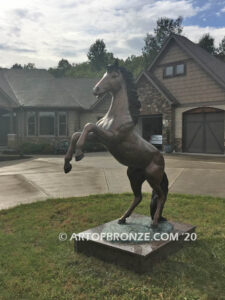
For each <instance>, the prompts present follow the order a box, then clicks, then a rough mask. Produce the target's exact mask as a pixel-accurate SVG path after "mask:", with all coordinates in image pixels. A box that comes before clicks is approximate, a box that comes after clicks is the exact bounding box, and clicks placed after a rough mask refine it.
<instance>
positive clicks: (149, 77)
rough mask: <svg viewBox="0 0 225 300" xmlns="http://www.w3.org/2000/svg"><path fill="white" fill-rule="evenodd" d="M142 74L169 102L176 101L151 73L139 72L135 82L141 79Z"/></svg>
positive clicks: (173, 102)
mask: <svg viewBox="0 0 225 300" xmlns="http://www.w3.org/2000/svg"><path fill="white" fill-rule="evenodd" d="M142 76H144V77H145V78H146V79H147V80H148V81H149V82H150V83H151V84H152V85H153V86H154V87H155V88H156V89H157V90H158V92H159V93H160V94H161V95H162V96H163V97H164V98H165V99H166V100H167V101H168V102H169V104H177V103H178V101H177V100H176V98H175V97H174V96H173V95H172V94H171V93H170V92H169V90H168V89H167V88H166V87H164V86H163V85H162V84H161V83H160V81H159V80H158V79H157V78H156V77H155V76H154V75H153V74H150V73H147V72H145V71H143V72H141V73H140V74H139V76H138V78H137V79H136V83H137V82H138V81H139V80H140V79H141V77H142Z"/></svg>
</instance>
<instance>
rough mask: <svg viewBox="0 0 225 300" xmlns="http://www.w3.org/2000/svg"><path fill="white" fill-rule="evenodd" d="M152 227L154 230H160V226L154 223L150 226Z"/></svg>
mask: <svg viewBox="0 0 225 300" xmlns="http://www.w3.org/2000/svg"><path fill="white" fill-rule="evenodd" d="M150 227H151V228H152V229H156V228H158V224H154V223H152V224H151V225H150Z"/></svg>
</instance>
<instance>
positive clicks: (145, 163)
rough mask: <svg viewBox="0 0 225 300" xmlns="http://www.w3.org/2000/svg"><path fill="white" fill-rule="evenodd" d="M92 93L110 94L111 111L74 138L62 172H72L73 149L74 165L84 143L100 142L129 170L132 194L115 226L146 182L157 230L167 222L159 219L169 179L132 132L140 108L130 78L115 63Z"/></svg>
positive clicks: (158, 157) (152, 152)
mask: <svg viewBox="0 0 225 300" xmlns="http://www.w3.org/2000/svg"><path fill="white" fill-rule="evenodd" d="M93 92H94V95H95V96H97V97H101V96H103V95H104V94H106V93H107V92H110V93H111V94H112V102H111V105H110V108H109V110H108V112H107V113H106V115H105V116H104V117H103V118H102V119H100V120H99V121H98V122H97V123H96V124H91V123H87V124H86V125H85V126H84V128H83V131H82V132H75V133H74V134H73V136H72V138H71V143H70V146H69V149H68V151H67V154H66V156H65V165H64V171H65V173H68V172H69V171H70V170H71V169H72V166H71V164H70V161H71V159H72V156H73V153H74V150H75V149H76V151H75V159H76V161H79V160H81V159H82V158H83V156H84V154H83V151H82V148H83V146H84V143H85V141H86V140H87V139H89V140H94V141H98V142H101V143H102V144H104V145H105V146H106V148H107V149H108V150H109V152H110V153H111V154H112V155H113V156H114V157H115V158H116V159H117V160H118V161H119V162H120V163H121V164H123V165H126V166H128V169H127V175H128V177H129V180H130V184H131V188H132V190H133V193H134V200H133V202H132V204H131V206H130V207H129V209H128V210H127V211H126V212H125V213H124V214H123V216H122V217H121V218H120V219H119V221H118V222H119V223H120V224H123V223H125V222H126V218H127V217H129V216H130V215H131V213H132V212H133V210H134V208H135V207H136V206H137V205H138V204H139V203H140V202H141V200H142V193H141V187H142V184H143V182H144V181H145V180H147V181H148V183H149V184H150V186H151V187H152V189H153V193H152V199H151V205H150V213H151V217H152V220H153V222H152V225H153V226H156V225H157V224H158V222H159V221H164V220H166V219H165V218H163V217H162V211H163V206H164V203H165V201H166V198H167V194H168V179H167V176H166V173H165V171H164V167H165V163H164V158H163V156H162V154H161V153H160V152H159V151H158V150H157V149H156V148H155V147H154V146H153V145H152V144H150V143H148V142H147V141H146V140H144V139H143V138H142V137H141V136H140V135H139V134H138V133H137V132H136V131H135V124H136V122H137V116H138V114H139V110H140V106H141V105H140V102H139V101H138V96H137V92H136V87H135V85H134V82H133V77H132V74H131V73H130V72H128V71H127V70H126V69H125V68H123V67H119V66H118V62H117V61H115V63H114V64H112V65H109V66H108V67H107V72H106V73H105V74H104V76H103V77H102V79H101V80H100V81H99V82H98V83H97V84H96V86H95V87H94V89H93Z"/></svg>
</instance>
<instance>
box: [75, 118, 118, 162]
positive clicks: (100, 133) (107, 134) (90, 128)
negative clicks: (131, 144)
mask: <svg viewBox="0 0 225 300" xmlns="http://www.w3.org/2000/svg"><path fill="white" fill-rule="evenodd" d="M90 132H93V133H94V134H95V135H96V137H97V138H99V140H100V141H101V142H102V143H103V144H104V142H105V141H106V142H107V140H110V139H112V138H113V137H114V134H113V132H111V131H108V130H104V129H102V128H100V127H98V126H97V125H95V124H91V123H88V124H86V125H85V126H84V129H83V131H82V133H81V135H80V137H79V139H78V141H77V145H76V152H75V159H76V161H78V160H81V159H82V158H83V157H84V154H83V151H82V148H83V146H84V143H85V141H86V139H87V136H88V134H89V133H90Z"/></svg>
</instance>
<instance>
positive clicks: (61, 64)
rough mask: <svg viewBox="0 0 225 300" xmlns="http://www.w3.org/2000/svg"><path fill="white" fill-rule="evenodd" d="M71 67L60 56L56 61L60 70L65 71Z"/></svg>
mask: <svg viewBox="0 0 225 300" xmlns="http://www.w3.org/2000/svg"><path fill="white" fill-rule="evenodd" d="M70 68H71V64H70V63H69V62H68V60H67V59H64V58H62V59H61V60H60V61H59V62H58V67H57V69H59V70H62V71H67V70H68V69H70Z"/></svg>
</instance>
